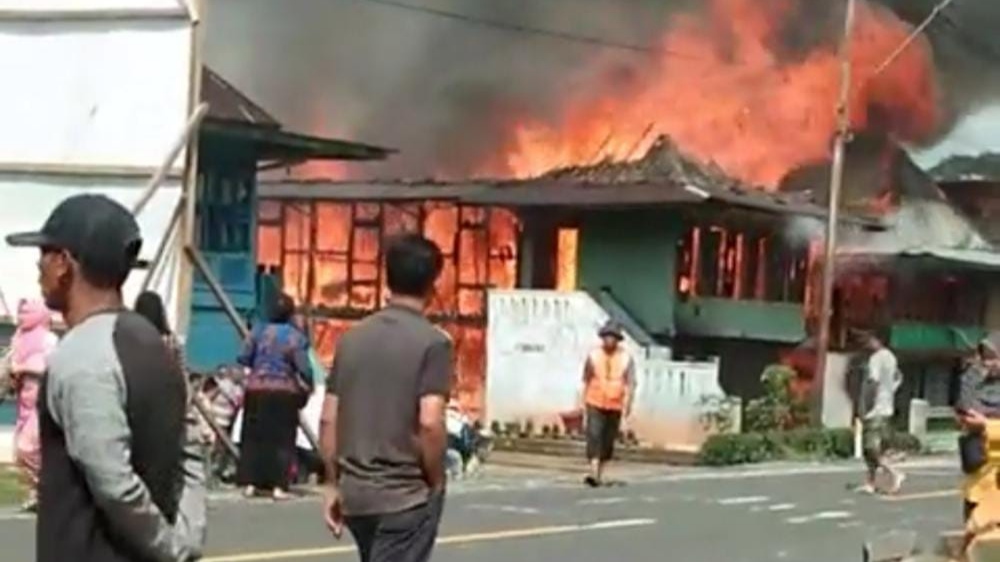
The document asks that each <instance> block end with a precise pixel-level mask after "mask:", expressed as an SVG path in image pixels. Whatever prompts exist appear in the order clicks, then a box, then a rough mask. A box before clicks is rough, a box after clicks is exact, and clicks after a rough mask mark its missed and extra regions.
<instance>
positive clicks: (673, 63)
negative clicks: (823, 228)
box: [487, 0, 940, 188]
mask: <svg viewBox="0 0 1000 562" xmlns="http://www.w3.org/2000/svg"><path fill="white" fill-rule="evenodd" d="M808 1H809V0H771V1H767V2H764V1H761V0H711V5H710V8H709V9H707V10H704V11H703V12H701V13H698V14H684V15H682V16H678V17H676V18H675V19H674V21H673V23H672V26H671V29H670V31H669V32H668V33H667V34H666V36H665V37H664V38H663V40H662V44H661V45H662V54H660V55H659V56H658V57H657V60H656V62H655V64H654V65H653V68H652V70H651V71H649V72H648V73H646V74H645V75H643V76H640V77H638V78H637V79H636V81H635V83H633V84H629V85H626V86H624V87H623V86H621V85H620V84H606V86H608V87H606V88H596V90H598V93H596V94H595V93H591V92H582V93H580V94H574V95H572V96H571V97H570V98H569V99H567V100H566V102H565V103H564V104H563V108H564V109H563V111H562V114H561V115H558V116H557V118H556V119H555V120H553V121H549V122H546V121H542V120H538V119H521V120H519V121H517V122H515V123H513V124H512V131H511V134H510V139H511V140H510V143H509V145H508V146H507V148H506V162H505V164H506V169H505V170H488V171H487V172H488V173H508V174H511V173H512V174H514V175H516V176H518V177H530V176H534V175H537V174H540V173H543V172H545V171H547V170H549V169H551V168H554V167H558V166H565V165H570V164H574V165H580V164H587V163H592V162H593V161H594V159H595V157H606V158H614V159H631V158H636V157H640V156H642V154H643V152H644V149H645V147H646V146H648V145H649V144H650V143H652V141H653V139H654V138H655V137H656V136H657V134H667V135H669V136H671V137H672V138H673V139H674V141H675V142H677V144H678V145H679V146H680V148H681V149H682V150H684V152H685V153H687V154H689V155H691V156H693V157H695V158H697V159H700V160H702V161H705V162H709V161H714V162H715V163H716V164H718V165H719V166H721V167H722V168H723V169H724V170H725V171H727V172H728V173H729V174H731V175H733V176H734V177H737V178H739V179H742V180H744V181H747V182H749V183H752V184H758V185H763V186H767V187H770V188H774V187H776V186H777V184H778V183H779V181H780V179H781V178H782V177H783V176H784V175H785V174H786V173H787V172H789V171H790V170H792V169H794V168H796V167H798V166H801V165H803V164H807V163H811V162H815V161H818V160H824V159H826V158H827V157H828V154H829V150H830V143H831V140H832V138H833V135H834V131H835V127H836V116H835V110H834V108H835V105H836V100H837V96H838V92H839V83H840V73H839V59H838V54H837V48H836V45H832V44H830V42H827V44H825V45H822V46H818V47H816V48H814V49H812V50H811V51H810V52H808V53H806V54H804V55H800V56H796V57H794V58H793V57H790V56H788V55H787V54H782V53H781V52H780V47H778V46H780V45H781V42H782V39H781V37H780V36H779V33H780V32H781V31H782V22H784V21H786V20H787V17H788V11H789V10H791V9H793V8H795V7H797V6H798V5H800V3H804V2H808ZM910 31H911V28H910V27H909V26H908V25H907V24H905V23H903V22H902V21H900V20H899V19H897V18H896V17H895V16H894V15H893V14H892V13H891V12H889V11H888V10H886V9H884V8H881V7H879V6H875V5H872V4H868V3H864V2H862V3H860V4H859V5H858V13H857V20H856V24H855V29H854V33H853V38H852V41H851V44H850V60H851V63H852V68H853V87H852V89H851V94H850V106H851V113H850V118H851V123H852V126H853V128H854V129H855V130H862V129H866V128H869V127H881V128H886V129H888V130H890V131H891V132H893V133H895V134H896V135H898V136H899V137H902V138H903V139H905V140H913V141H919V140H925V139H927V138H928V137H930V136H931V135H933V134H934V133H935V131H936V129H937V127H938V125H939V123H940V110H939V106H938V88H937V83H936V79H935V74H934V67H933V62H932V53H931V51H930V47H929V44H928V43H927V42H926V41H923V40H920V41H917V42H915V43H914V44H913V45H911V46H910V47H909V48H908V49H907V50H906V51H904V52H903V54H902V55H901V56H900V57H899V58H898V59H897V60H896V61H895V62H894V63H893V64H892V65H891V66H889V67H888V68H887V69H886V70H885V71H884V72H882V73H881V74H879V75H877V76H875V75H874V72H875V69H876V68H877V67H878V66H879V65H880V64H881V63H882V62H883V61H884V60H885V59H886V58H887V57H888V56H889V55H890V54H891V53H892V52H893V51H894V50H895V48H896V47H897V46H898V45H899V44H900V43H901V42H902V41H903V40H904V39H905V38H906V37H907V35H908V34H909V33H910ZM612 89H613V90H614V94H609V93H607V92H608V91H609V90H612ZM650 128H652V129H653V131H652V132H653V134H649V130H650ZM609 139H610V140H609Z"/></svg>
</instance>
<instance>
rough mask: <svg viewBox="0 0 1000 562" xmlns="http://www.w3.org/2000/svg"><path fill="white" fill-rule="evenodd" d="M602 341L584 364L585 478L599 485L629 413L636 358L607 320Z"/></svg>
mask: <svg viewBox="0 0 1000 562" xmlns="http://www.w3.org/2000/svg"><path fill="white" fill-rule="evenodd" d="M598 335H599V336H600V337H601V345H600V347H598V348H597V349H594V350H593V351H592V352H590V355H589V356H588V357H587V362H586V364H585V365H584V368H583V400H584V406H585V408H586V416H587V417H586V420H587V421H586V423H587V427H586V431H587V460H588V461H590V474H589V475H588V476H587V477H586V478H585V479H584V482H585V483H586V484H587V485H588V486H590V487H592V488H596V487H598V486H601V485H602V483H603V482H604V466H605V465H606V464H607V462H608V461H610V460H611V457H612V456H613V454H614V448H615V439H617V438H618V428H619V425H620V424H621V419H622V416H623V415H624V416H625V417H628V416H629V414H630V413H631V409H632V397H633V396H634V394H635V362H634V361H633V360H632V357H631V356H630V355H629V353H628V351H626V350H625V348H624V347H622V345H621V342H622V340H623V339H624V336H623V335H622V329H621V327H620V326H619V325H618V324H616V323H615V322H613V321H608V323H606V324H605V325H604V326H603V327H602V328H601V330H600V331H599V332H598Z"/></svg>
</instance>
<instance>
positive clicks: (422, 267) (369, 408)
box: [320, 235, 452, 562]
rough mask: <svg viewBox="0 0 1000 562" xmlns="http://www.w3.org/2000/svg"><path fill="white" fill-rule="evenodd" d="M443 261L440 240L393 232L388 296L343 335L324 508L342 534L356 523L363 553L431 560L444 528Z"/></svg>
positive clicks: (448, 345)
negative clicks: (428, 312) (433, 306)
mask: <svg viewBox="0 0 1000 562" xmlns="http://www.w3.org/2000/svg"><path fill="white" fill-rule="evenodd" d="M441 266H442V258H441V252H440V250H439V249H438V248H437V246H435V245H434V243H433V242H431V241H429V240H427V239H425V238H423V237H421V236H418V235H408V236H405V237H403V238H400V239H398V240H396V241H394V242H393V243H392V244H391V245H390V246H389V249H388V251H387V253H386V274H387V280H388V286H389V289H390V291H392V295H393V296H392V299H391V300H390V302H389V305H388V306H387V307H386V308H385V309H383V310H381V311H379V312H377V313H375V314H373V315H371V316H369V317H368V318H366V319H365V320H363V321H361V322H359V323H358V324H357V325H356V326H355V327H353V328H352V329H351V330H349V331H348V332H347V333H345V334H344V335H343V336H341V338H340V340H339V341H338V342H337V349H336V352H335V354H334V361H333V367H332V368H331V370H330V376H329V378H328V380H327V387H326V388H327V398H326V401H325V402H324V406H323V417H322V423H321V428H320V444H321V449H322V453H323V458H324V462H325V464H326V469H327V490H326V504H325V513H324V517H325V519H326V522H327V525H328V526H329V527H330V529H331V531H333V533H334V534H335V535H336V536H338V537H339V536H340V534H341V532H342V529H343V526H345V525H346V526H347V527H348V528H349V529H350V531H351V534H352V535H353V536H354V539H355V541H356V542H357V543H358V551H359V553H360V555H361V560H362V561H363V562H407V561H413V562H418V561H421V562H422V561H425V560H428V559H429V558H430V554H431V551H432V549H433V545H434V541H435V539H436V537H437V528H438V524H439V521H440V517H441V510H442V507H443V502H444V456H445V447H446V444H447V433H446V431H445V423H444V420H445V407H446V404H447V400H448V396H449V391H450V383H451V374H452V342H451V339H450V338H449V337H448V335H447V334H446V333H445V332H443V331H442V330H440V329H438V328H436V327H435V326H434V325H433V324H431V323H430V322H429V321H428V320H427V319H426V317H425V316H424V313H423V311H424V307H425V305H426V303H427V300H428V299H429V298H430V296H431V294H432V293H433V288H434V282H435V280H436V279H437V276H438V274H439V273H440V271H441ZM404 531H405V532H404Z"/></svg>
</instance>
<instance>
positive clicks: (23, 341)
mask: <svg viewBox="0 0 1000 562" xmlns="http://www.w3.org/2000/svg"><path fill="white" fill-rule="evenodd" d="M51 320H52V313H51V312H50V311H49V309H48V308H46V307H45V303H43V302H42V301H37V300H32V301H29V300H23V301H21V303H20V304H19V305H18V307H17V331H16V332H14V337H13V339H12V340H11V349H12V354H11V359H12V361H11V363H12V365H11V366H12V367H13V371H15V372H26V373H38V374H42V373H44V372H45V368H46V367H45V359H46V356H47V355H48V353H49V352H50V351H51V350H52V348H53V347H54V345H55V342H56V336H55V334H54V333H53V332H52V330H51V329H50V327H49V324H50V323H51Z"/></svg>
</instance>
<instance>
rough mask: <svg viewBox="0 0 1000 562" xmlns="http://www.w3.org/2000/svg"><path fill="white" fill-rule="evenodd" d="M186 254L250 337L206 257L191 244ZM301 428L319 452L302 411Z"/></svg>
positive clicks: (237, 325)
mask: <svg viewBox="0 0 1000 562" xmlns="http://www.w3.org/2000/svg"><path fill="white" fill-rule="evenodd" d="M184 255H185V256H187V258H188V260H189V261H190V262H191V265H192V266H193V267H194V269H195V271H197V272H198V273H200V274H201V277H202V279H204V280H205V283H206V284H208V288H209V290H210V291H212V294H213V295H214V296H215V299H216V300H217V301H218V302H219V305H220V306H222V310H223V311H224V312H225V313H226V316H227V317H228V318H229V321H230V322H232V323H233V327H234V328H236V330H237V331H238V332H239V334H240V336H241V337H242V338H243V339H246V338H249V337H250V330H249V329H248V328H247V326H246V324H245V323H244V322H243V319H242V318H241V317H240V315H239V313H238V312H237V311H236V307H234V306H233V303H232V302H231V301H230V300H229V297H228V296H227V295H226V293H225V290H224V289H223V288H222V285H220V284H219V281H218V279H216V278H215V274H214V273H212V271H211V270H210V269H209V267H208V264H207V263H206V262H205V258H204V257H203V256H202V255H201V253H200V252H199V251H198V250H197V249H195V248H192V247H191V246H185V247H184ZM299 429H301V430H302V433H303V434H305V436H306V439H307V440H308V441H309V445H310V446H312V448H313V450H314V451H317V452H319V439H317V437H316V433H315V432H313V430H312V428H311V427H309V424H308V423H306V420H305V418H304V417H303V416H302V413H301V412H300V413H299Z"/></svg>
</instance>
